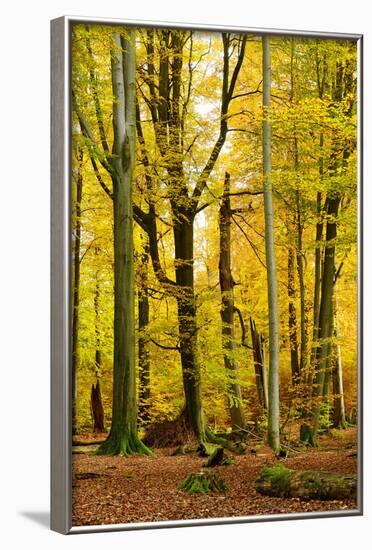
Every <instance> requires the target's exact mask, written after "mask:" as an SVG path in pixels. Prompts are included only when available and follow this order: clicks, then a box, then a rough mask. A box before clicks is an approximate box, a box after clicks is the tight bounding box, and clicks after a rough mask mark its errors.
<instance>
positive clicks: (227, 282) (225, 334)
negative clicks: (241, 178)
mask: <svg viewBox="0 0 372 550" xmlns="http://www.w3.org/2000/svg"><path fill="white" fill-rule="evenodd" d="M229 193H230V174H229V173H228V172H226V174H225V183H224V194H223V198H222V201H221V207H220V215H219V226H220V261H219V278H220V288H221V300H222V304H221V311H220V314H221V321H222V348H223V350H224V363H225V368H226V369H227V371H228V376H229V382H228V389H227V392H228V406H229V412H230V418H231V425H232V428H233V429H235V428H242V427H243V426H244V425H245V421H244V412H243V405H242V393H241V388H240V384H239V380H238V365H237V364H236V360H235V358H234V353H235V348H236V346H235V334H234V286H235V282H234V280H233V276H232V272H231V204H230V195H229Z"/></svg>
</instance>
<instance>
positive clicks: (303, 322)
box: [295, 138, 308, 373]
mask: <svg viewBox="0 0 372 550" xmlns="http://www.w3.org/2000/svg"><path fill="white" fill-rule="evenodd" d="M295 143H296V145H295V158H298V152H297V138H296V139H295ZM295 166H296V171H297V170H298V160H295ZM296 207H297V271H298V281H299V290H300V332H301V349H300V373H304V372H305V369H306V364H307V339H308V338H307V312H306V293H305V273H304V257H303V254H304V253H303V246H302V234H303V222H302V198H301V195H300V192H299V190H297V191H296Z"/></svg>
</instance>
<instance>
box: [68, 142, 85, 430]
mask: <svg viewBox="0 0 372 550" xmlns="http://www.w3.org/2000/svg"><path fill="white" fill-rule="evenodd" d="M77 156H78V159H77V162H78V166H77V171H76V178H74V180H75V181H76V199H75V220H74V221H75V231H74V261H73V287H72V342H71V346H72V350H71V351H72V360H71V371H72V374H71V379H72V384H71V386H72V388H71V390H72V435H75V434H76V433H77V426H76V398H77V383H76V382H77V381H76V378H77V368H78V363H79V348H78V341H79V304H80V245H81V199H82V195H83V172H82V162H83V151H82V149H79V150H78V154H77Z"/></svg>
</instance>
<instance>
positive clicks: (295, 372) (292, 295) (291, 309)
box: [288, 246, 300, 386]
mask: <svg viewBox="0 0 372 550" xmlns="http://www.w3.org/2000/svg"><path fill="white" fill-rule="evenodd" d="M294 264H295V252H294V250H293V247H291V246H290V247H289V248H288V329H289V345H290V351H291V373H292V384H293V385H294V386H295V385H296V384H298V383H299V382H300V366H299V361H298V340H297V314H296V287H295V265H294Z"/></svg>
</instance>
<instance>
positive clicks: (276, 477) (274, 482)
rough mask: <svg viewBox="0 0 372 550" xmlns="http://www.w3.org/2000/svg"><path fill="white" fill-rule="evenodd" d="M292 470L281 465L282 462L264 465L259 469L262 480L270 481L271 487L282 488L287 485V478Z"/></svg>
mask: <svg viewBox="0 0 372 550" xmlns="http://www.w3.org/2000/svg"><path fill="white" fill-rule="evenodd" d="M291 473H292V470H290V469H289V468H286V467H285V466H283V464H276V465H275V466H266V467H265V468H262V470H261V477H262V479H263V480H264V481H270V482H271V486H272V487H277V488H279V489H284V488H286V487H288V483H289V478H290V476H291Z"/></svg>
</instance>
